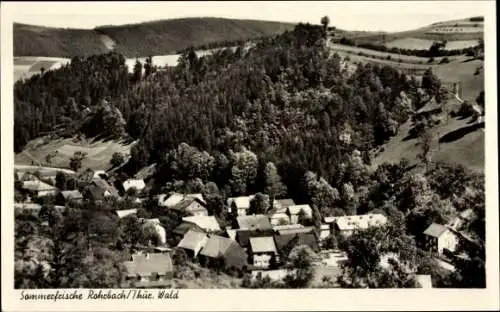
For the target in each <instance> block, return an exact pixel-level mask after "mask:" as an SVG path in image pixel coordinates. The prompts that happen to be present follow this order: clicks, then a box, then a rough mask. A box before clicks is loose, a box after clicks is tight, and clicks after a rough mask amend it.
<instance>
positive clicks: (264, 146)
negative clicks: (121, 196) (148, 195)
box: [15, 25, 419, 194]
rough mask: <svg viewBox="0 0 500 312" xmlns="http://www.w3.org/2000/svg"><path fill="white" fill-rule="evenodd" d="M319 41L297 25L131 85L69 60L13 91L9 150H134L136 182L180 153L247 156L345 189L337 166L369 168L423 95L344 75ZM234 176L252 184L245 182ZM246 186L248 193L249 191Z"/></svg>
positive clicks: (365, 73)
mask: <svg viewBox="0 0 500 312" xmlns="http://www.w3.org/2000/svg"><path fill="white" fill-rule="evenodd" d="M324 38H325V32H324V29H323V28H322V27H321V26H311V25H299V26H297V27H296V28H295V29H294V30H293V31H292V32H286V33H284V34H283V35H279V36H276V37H274V38H264V39H261V41H260V42H259V43H258V44H257V45H256V46H255V47H254V48H252V49H250V50H249V51H246V50H245V49H243V48H241V47H240V48H239V49H236V50H234V51H233V50H231V49H227V50H224V51H220V52H218V53H215V54H213V55H211V56H205V57H202V58H198V57H197V56H196V54H195V53H194V52H187V53H185V54H184V55H183V56H182V57H181V60H180V64H179V65H178V66H177V67H176V68H173V69H170V70H166V71H161V72H156V73H153V69H152V68H149V67H148V68H146V70H145V77H141V75H140V74H138V73H140V71H139V70H136V71H135V73H134V74H131V75H129V74H128V71H127V69H126V67H125V64H124V61H125V60H124V58H123V56H122V55H119V54H116V53H109V54H103V55H99V56H93V57H90V58H87V59H83V58H81V59H79V58H74V59H73V61H72V63H71V64H70V65H69V66H66V67H64V68H62V69H60V70H56V71H49V72H47V73H45V74H44V75H43V76H42V77H40V76H39V75H37V76H34V77H33V78H31V79H30V80H29V81H26V82H24V83H22V82H19V83H17V84H16V86H15V110H16V114H15V148H16V150H17V151H19V150H21V149H22V147H23V146H24V144H25V143H26V142H27V141H28V140H30V139H32V138H35V137H38V136H40V135H41V134H43V133H47V132H50V131H53V130H52V129H54V128H56V127H57V128H58V129H61V130H62V131H63V132H65V133H66V134H68V135H71V134H73V133H75V132H83V133H84V134H86V135H91V136H96V135H102V136H108V137H113V136H115V137H116V136H131V137H132V138H134V139H138V140H139V141H138V143H137V145H136V146H135V147H134V148H133V149H132V151H131V152H132V159H131V161H130V168H132V171H133V170H134V169H135V170H138V169H140V168H141V167H142V166H144V165H147V164H150V163H153V162H159V163H160V164H162V163H163V162H164V161H166V160H165V155H166V153H167V152H168V151H170V150H172V149H175V148H177V147H178V146H179V144H180V143H183V142H184V143H187V144H189V145H191V146H193V147H196V148H198V149H200V150H205V151H207V152H208V153H210V154H213V155H217V154H220V155H222V156H221V157H222V158H221V161H224V160H223V159H224V158H226V156H224V153H228V152H230V151H241V150H249V151H252V154H253V153H255V155H257V157H258V158H259V159H261V160H262V161H265V162H267V161H273V162H274V163H276V164H277V166H278V168H279V170H280V171H281V170H284V169H285V168H286V170H284V171H286V172H288V173H290V174H291V175H293V174H295V173H297V174H300V172H304V171H305V170H314V171H315V172H317V173H318V174H320V175H321V176H323V177H325V178H326V179H327V180H328V181H338V183H342V181H343V179H344V178H343V177H344V176H346V175H352V174H353V173H352V172H350V171H349V170H347V169H346V168H344V167H341V165H340V164H341V162H342V161H343V160H346V159H348V158H349V157H350V155H351V152H352V151H353V150H354V149H357V150H359V151H360V152H361V153H362V155H363V157H364V158H365V160H366V161H369V159H367V157H368V151H369V150H370V149H371V148H373V147H374V146H376V145H378V144H381V143H383V142H384V141H385V140H387V139H388V138H389V137H390V136H391V135H394V134H395V133H396V132H397V128H398V125H399V124H400V123H402V122H404V121H405V120H407V118H408V114H409V111H410V110H412V109H413V108H415V107H417V108H418V105H419V103H418V101H417V97H416V92H417V88H418V86H417V82H416V81H415V80H412V79H408V78H407V76H406V75H404V74H402V73H400V72H399V71H397V70H396V69H394V68H391V67H378V66H372V65H369V64H368V65H359V66H358V67H357V69H356V70H355V71H354V72H353V73H350V72H349V71H348V70H347V69H346V68H345V66H344V63H343V61H342V59H341V58H340V57H338V56H333V57H331V55H330V53H329V52H328V51H327V49H326V48H325V44H324ZM139 69H140V68H139ZM104 98H106V99H107V100H106V101H104V100H103V99H104ZM207 161H208V160H207ZM159 167H162V166H159ZM240 169H241V168H240ZM241 170H242V169H241ZM346 170H347V171H346ZM294 172H295V173H294ZM220 174H222V175H223V176H225V175H227V174H229V175H230V173H220ZM233 174H236V175H239V174H241V175H242V176H241V178H242V179H244V180H245V181H247V178H248V177H247V176H246V175H247V173H245V172H244V171H242V172H237V173H234V172H233ZM248 174H249V173H248ZM197 175H198V173H193V177H197ZM167 176H168V175H166V174H165V175H164V177H167ZM295 178H296V177H295ZM358 178H360V179H361V178H362V177H358ZM358 178H356V179H358ZM221 179H222V181H220V184H221V185H225V184H227V181H224V179H226V178H224V177H221ZM248 179H249V180H248V181H247V182H248V189H249V190H251V189H252V187H253V186H252V185H253V183H254V182H255V181H254V180H253V179H250V178H248ZM348 179H350V178H348ZM245 184H246V182H245ZM246 190H247V187H245V188H244V189H241V188H240V189H235V190H234V193H240V194H241V193H243V192H245V191H246Z"/></svg>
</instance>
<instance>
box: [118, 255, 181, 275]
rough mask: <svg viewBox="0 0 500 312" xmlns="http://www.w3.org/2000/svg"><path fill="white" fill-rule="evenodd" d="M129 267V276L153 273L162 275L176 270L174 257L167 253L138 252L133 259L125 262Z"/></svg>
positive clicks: (126, 266)
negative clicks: (173, 261)
mask: <svg viewBox="0 0 500 312" xmlns="http://www.w3.org/2000/svg"><path fill="white" fill-rule="evenodd" d="M123 264H124V265H125V268H126V269H127V276H137V275H139V276H149V275H151V274H153V273H158V274H160V275H163V274H166V273H169V272H172V271H173V270H174V267H173V264H172V258H170V255H169V254H167V253H150V254H146V255H143V254H138V255H134V256H133V260H132V261H125V262H124V263H123Z"/></svg>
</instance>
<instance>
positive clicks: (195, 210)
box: [171, 197, 208, 216]
mask: <svg viewBox="0 0 500 312" xmlns="http://www.w3.org/2000/svg"><path fill="white" fill-rule="evenodd" d="M171 209H172V210H175V211H177V212H179V213H181V214H182V215H191V216H208V210H207V208H205V203H204V202H202V201H201V200H199V199H198V198H196V197H185V198H184V199H182V200H181V201H180V202H179V203H178V204H176V205H175V206H173V207H171Z"/></svg>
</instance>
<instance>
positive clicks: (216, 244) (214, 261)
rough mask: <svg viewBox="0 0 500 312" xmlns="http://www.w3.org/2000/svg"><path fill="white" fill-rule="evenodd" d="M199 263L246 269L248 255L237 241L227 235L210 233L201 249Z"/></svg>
mask: <svg viewBox="0 0 500 312" xmlns="http://www.w3.org/2000/svg"><path fill="white" fill-rule="evenodd" d="M199 258H200V263H202V264H203V265H206V266H211V267H217V268H221V267H222V268H224V269H225V270H229V271H232V270H246V267H247V265H248V260H247V259H248V255H247V253H246V252H245V250H244V249H243V248H241V246H240V245H238V243H236V242H235V241H234V240H231V239H230V238H227V237H222V236H219V235H210V237H209V238H208V240H207V242H206V244H205V246H204V247H203V248H202V249H201V251H200V254H199Z"/></svg>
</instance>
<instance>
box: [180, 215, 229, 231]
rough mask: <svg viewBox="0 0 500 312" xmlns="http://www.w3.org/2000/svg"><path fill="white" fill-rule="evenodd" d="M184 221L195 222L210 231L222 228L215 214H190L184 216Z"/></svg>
mask: <svg viewBox="0 0 500 312" xmlns="http://www.w3.org/2000/svg"><path fill="white" fill-rule="evenodd" d="M182 221H185V222H190V223H194V224H196V225H198V226H199V227H200V228H202V229H204V230H206V231H208V232H216V231H220V230H221V228H220V225H219V222H218V221H217V219H216V218H215V217H214V216H190V217H184V218H182Z"/></svg>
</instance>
